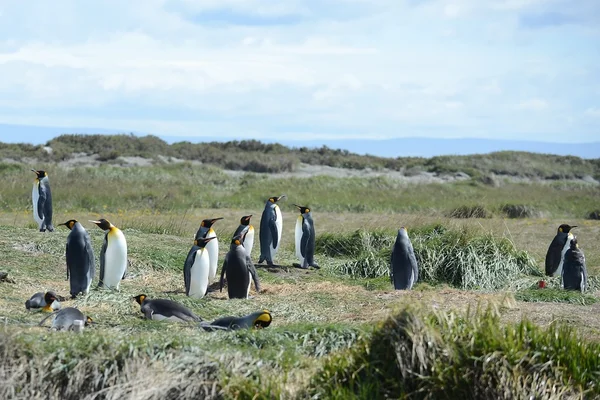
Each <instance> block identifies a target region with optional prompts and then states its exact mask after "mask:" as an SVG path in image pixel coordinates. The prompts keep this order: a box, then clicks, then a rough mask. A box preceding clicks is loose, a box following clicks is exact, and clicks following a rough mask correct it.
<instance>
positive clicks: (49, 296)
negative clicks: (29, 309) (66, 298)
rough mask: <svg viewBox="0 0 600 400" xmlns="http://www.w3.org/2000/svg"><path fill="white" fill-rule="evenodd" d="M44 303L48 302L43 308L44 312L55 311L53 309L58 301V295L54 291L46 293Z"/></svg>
mask: <svg viewBox="0 0 600 400" xmlns="http://www.w3.org/2000/svg"><path fill="white" fill-rule="evenodd" d="M44 301H45V302H46V305H45V306H44V307H43V308H42V311H47V312H52V311H54V309H53V308H52V303H54V302H55V301H57V299H56V293H54V292H52V291H48V292H46V294H44Z"/></svg>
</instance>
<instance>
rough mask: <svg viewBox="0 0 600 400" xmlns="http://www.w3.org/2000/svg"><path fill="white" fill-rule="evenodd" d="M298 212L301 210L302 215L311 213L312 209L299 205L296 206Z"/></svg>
mask: <svg viewBox="0 0 600 400" xmlns="http://www.w3.org/2000/svg"><path fill="white" fill-rule="evenodd" d="M294 205H295V206H296V207H297V208H298V210H300V214H306V213H309V212H310V208H308V207H304V206H299V205H298V204H294Z"/></svg>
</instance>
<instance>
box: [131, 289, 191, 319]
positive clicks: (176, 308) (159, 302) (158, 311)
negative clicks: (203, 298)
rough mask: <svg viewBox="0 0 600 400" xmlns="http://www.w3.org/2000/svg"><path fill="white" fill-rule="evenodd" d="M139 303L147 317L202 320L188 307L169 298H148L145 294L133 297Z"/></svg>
mask: <svg viewBox="0 0 600 400" xmlns="http://www.w3.org/2000/svg"><path fill="white" fill-rule="evenodd" d="M133 299H134V300H135V301H136V302H137V303H138V304H139V305H140V311H141V312H142V313H143V314H144V316H145V317H146V319H153V320H157V321H162V320H168V321H176V322H188V321H196V322H197V321H202V318H200V317H198V316H197V315H196V314H194V313H193V312H192V311H191V310H190V309H188V308H187V307H185V306H183V305H181V304H179V303H177V302H175V301H173V300H169V299H148V296H146V295H145V294H139V295H137V296H135V297H134V298H133Z"/></svg>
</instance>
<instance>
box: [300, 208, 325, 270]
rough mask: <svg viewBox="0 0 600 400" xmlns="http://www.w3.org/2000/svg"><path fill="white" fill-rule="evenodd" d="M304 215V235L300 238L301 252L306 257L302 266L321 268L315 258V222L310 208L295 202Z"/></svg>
mask: <svg viewBox="0 0 600 400" xmlns="http://www.w3.org/2000/svg"><path fill="white" fill-rule="evenodd" d="M294 205H295V206H296V207H297V208H298V210H299V211H300V214H301V216H302V236H301V239H300V243H299V246H300V254H301V255H302V257H304V262H303V265H301V266H300V267H301V268H308V267H315V268H319V264H317V263H316V262H315V260H314V257H315V223H314V221H313V218H312V213H311V211H310V208H308V207H304V206H299V205H296V204H294Z"/></svg>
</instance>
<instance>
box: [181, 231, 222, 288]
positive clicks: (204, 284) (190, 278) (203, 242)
mask: <svg viewBox="0 0 600 400" xmlns="http://www.w3.org/2000/svg"><path fill="white" fill-rule="evenodd" d="M213 240H217V238H216V237H215V236H213V237H209V238H199V239H195V240H194V245H193V246H192V248H191V249H190V251H189V253H188V255H187V258H186V259H185V264H184V265H183V281H184V283H185V294H186V295H188V296H190V297H195V298H197V299H201V298H203V297H204V296H205V295H206V293H207V292H208V283H209V281H210V275H209V274H210V257H209V253H208V248H207V247H208V246H207V244H208V243H210V242H211V241H213Z"/></svg>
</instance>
